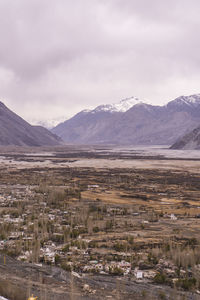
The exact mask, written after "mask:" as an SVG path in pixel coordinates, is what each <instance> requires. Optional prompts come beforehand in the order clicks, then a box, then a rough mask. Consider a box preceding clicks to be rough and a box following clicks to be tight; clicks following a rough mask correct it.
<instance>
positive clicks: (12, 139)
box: [0, 102, 61, 146]
mask: <svg viewBox="0 0 200 300" xmlns="http://www.w3.org/2000/svg"><path fill="white" fill-rule="evenodd" d="M59 143H61V139H60V138H59V137H57V136H56V135H54V134H52V133H51V132H50V131H48V130H47V129H45V128H43V127H40V126H31V125H30V124H29V123H27V122H26V121H24V120H23V119H22V118H20V117H19V116H18V115H16V114H15V113H13V112H12V111H11V110H10V109H8V108H7V107H6V106H5V105H4V104H3V103H2V102H0V145H5V146H6V145H16V146H45V145H46V146H54V145H58V144H59Z"/></svg>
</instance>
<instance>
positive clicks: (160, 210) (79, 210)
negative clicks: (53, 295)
mask: <svg viewBox="0 0 200 300" xmlns="http://www.w3.org/2000/svg"><path fill="white" fill-rule="evenodd" d="M84 153H85V152H84ZM61 154H62V153H61ZM61 154H60V153H58V154H57V156H56V157H55V156H53V157H52V158H51V160H52V162H53V161H54V164H55V165H54V167H52V168H51V167H48V168H47V167H42V166H41V167H37V168H36V167H32V168H30V167H24V168H23V167H20V168H19V164H18V165H15V164H12V165H11V166H10V167H9V166H8V165H6V166H4V168H3V167H2V169H1V174H0V190H1V198H0V220H1V222H0V249H1V253H2V255H8V256H10V257H13V258H15V259H17V260H21V261H26V262H29V263H42V264H44V265H53V266H54V265H56V266H57V267H59V268H61V269H63V270H65V271H67V272H68V271H70V272H76V275H75V276H80V277H82V276H83V274H86V275H85V276H86V277H87V278H91V276H92V277H94V278H95V276H100V277H99V278H104V276H105V275H106V276H110V278H112V280H113V278H114V281H115V283H116V282H118V281H117V279H115V277H114V276H117V277H116V278H119V280H120V281H119V282H118V283H117V284H116V286H115V289H114V290H115V292H113V293H114V294H112V293H111V291H108V292H107V293H108V295H110V294H109V293H111V295H110V296H111V297H112V299H122V296H120V293H122V294H123V292H126V293H127V296H126V298H127V299H129V298H128V297H129V296H130V299H133V298H131V297H133V293H135V295H136V294H137V297H138V299H139V298H140V297H142V298H143V299H145V297H146V291H145V288H144V287H145V286H146V287H147V286H148V287H149V288H150V289H152V291H154V288H153V287H155V286H159V287H160V286H161V290H159V291H156V292H152V299H175V298H173V297H174V295H175V293H176V295H177V299H178V297H180V299H184V298H181V297H185V299H190V298H187V297H190V296H187V295H189V294H187V291H190V292H193V293H194V297H196V298H193V299H199V296H198V293H199V290H200V239H199V236H200V174H199V173H195V172H192V173H191V172H189V171H183V170H176V169H175V170H174V169H173V170H161V169H156V168H155V169H133V168H129V169H127V168H112V169H110V168H86V167H85V168H78V167H76V168H75V167H67V166H65V167H63V166H62V167H61V166H59V163H60V164H62V163H63V162H65V163H66V161H67V160H69V159H72V155H69V157H68V155H67V154H66V155H61ZM77 156H78V154H76V157H75V159H77ZM80 156H81V155H80ZM81 157H82V156H81ZM14 158H15V159H17V160H18V162H19V161H20V160H22V161H24V160H27V157H25V156H24V155H23V154H20V155H18V156H17V158H16V156H15V157H14ZM9 159H13V156H12V155H11V154H9ZM30 159H31V160H34V161H35V160H37V161H38V160H41V161H43V160H45V159H46V157H43V158H42V157H41V156H34V157H32V158H30V157H29V160H30ZM48 159H49V157H48ZM57 159H59V163H58V161H57ZM60 159H62V162H61V161H60ZM73 159H74V158H73ZM55 161H56V162H55ZM170 163H171V161H170ZM183 163H184V162H183ZM2 264H3V263H2ZM139 272H140V273H141V274H142V278H141V279H138V277H139ZM77 274H78V275H77ZM122 275H124V277H123V280H125V283H124V291H123V288H120V289H119V287H118V285H119V283H120V284H122V283H123V280H122V277H121V276H122ZM101 276H102V277H101ZM72 277H73V276H72ZM80 280H82V279H80ZM138 281H139V282H140V285H139V286H141V288H138V287H137V289H136V288H135V285H134V282H138ZM127 282H129V285H130V283H132V288H133V290H132V291H131V287H130V290H128V292H127V289H128V288H127V287H125V286H126V284H127V285H128V283H127ZM90 284H91V283H90ZM7 286H8V288H9V289H10V285H9V284H8V285H7ZM122 286H123V284H122ZM138 289H139V291H138ZM114 290H113V291H114ZM136 290H137V293H136ZM0 291H3V293H4V295H6V296H10V299H11V300H12V299H15V298H14V297H13V296H12V294H9V293H8V292H5V286H4V289H3V288H2V287H1V286H0ZM81 291H82V292H83V295H84V294H87V293H88V295H90V296H91V294H92V293H93V296H91V297H93V298H91V299H98V297H100V294H99V290H98V287H96V286H95V287H94V286H92V284H91V286H89V287H85V286H84V284H83V286H82V288H80V293H81ZM6 293H7V294H6ZM155 293H156V294H155ZM131 295H132V296H131ZM73 297H74V296H73ZM88 297H89V296H88ZM95 297H96V298H95ZM120 297H121V298H120ZM135 297H136V296H135ZM148 298H149V295H148ZM16 299H17V298H16ZM58 299H59V298H58ZM77 299H79V298H78V296H77ZM88 299H89V298H88ZM99 299H101V297H100V298H99ZM134 299H136V298H134ZM149 299H150V298H149Z"/></svg>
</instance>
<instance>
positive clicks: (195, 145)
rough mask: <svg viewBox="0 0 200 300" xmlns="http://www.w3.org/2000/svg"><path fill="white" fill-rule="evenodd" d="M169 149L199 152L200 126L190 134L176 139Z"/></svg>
mask: <svg viewBox="0 0 200 300" xmlns="http://www.w3.org/2000/svg"><path fill="white" fill-rule="evenodd" d="M171 149H185V150H189V149H191V150H199V149H200V126H199V127H197V128H195V129H194V130H192V131H191V132H190V133H188V134H186V135H184V136H183V137H181V138H180V139H178V140H177V141H176V142H175V143H174V144H173V145H172V146H171Z"/></svg>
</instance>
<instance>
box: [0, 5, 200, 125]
mask: <svg viewBox="0 0 200 300" xmlns="http://www.w3.org/2000/svg"><path fill="white" fill-rule="evenodd" d="M199 10H200V2H199V0H190V1H189V0H176V1H174V0H173V1H172V0H168V1H165V0H153V1H147V0H140V1H138V0H126V1H123V0H101V1H99V0H84V1H83V0H76V1H72V0H57V1H54V0H29V1H27V0H15V1H13V0H0V36H1V46H0V97H1V98H2V100H3V101H4V102H5V103H6V104H7V105H8V106H10V107H11V108H12V109H14V110H15V111H16V112H17V113H19V114H20V115H22V116H23V117H24V118H25V119H28V120H31V119H48V118H54V117H57V116H63V115H66V117H69V116H71V115H72V114H74V113H75V112H77V111H79V110H80V109H84V108H88V107H94V106H96V105H99V104H102V103H111V102H115V101H118V100H120V99H121V98H125V97H128V96H132V95H133V96H137V97H139V98H141V99H147V100H150V101H151V102H152V103H155V104H162V103H164V102H166V101H167V100H170V99H173V98H175V97H176V96H179V95H181V94H192V93H199V92H200V88H199V82H200V71H199V70H200V55H199V47H200V40H199V38H198V36H199V30H200V19H199V15H198V13H199Z"/></svg>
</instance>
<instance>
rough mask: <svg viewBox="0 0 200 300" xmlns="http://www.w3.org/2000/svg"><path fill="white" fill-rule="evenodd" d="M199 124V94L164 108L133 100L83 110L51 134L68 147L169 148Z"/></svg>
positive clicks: (180, 98) (186, 97)
mask: <svg viewBox="0 0 200 300" xmlns="http://www.w3.org/2000/svg"><path fill="white" fill-rule="evenodd" d="M199 124H200V94H197V95H192V96H181V97H179V98H177V99H175V100H173V101H170V102H169V103H168V104H167V105H164V106H154V105H150V104H148V103H144V102H142V101H140V100H138V99H137V98H129V99H125V100H122V101H121V102H120V103H118V104H108V105H101V106H98V107H97V108H95V109H94V110H84V111H81V112H80V113H78V114H76V115H75V116H74V117H72V118H71V119H69V120H67V121H65V122H63V123H60V124H59V125H57V126H56V127H54V128H53V129H52V132H53V133H55V134H57V135H58V136H60V137H61V138H62V139H63V140H64V141H66V142H67V143H72V144H125V145H127V144H129V145H130V144H132V145H134V144H135V145H136V144H137V145H139V144H140V145H153V144H154V145H155V144H158V145H159V144H160V145H171V144H173V143H174V142H175V141H176V140H177V138H179V137H181V136H183V135H184V134H186V133H188V132H189V131H191V130H192V129H194V128H195V127H197V126H198V125H199Z"/></svg>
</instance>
